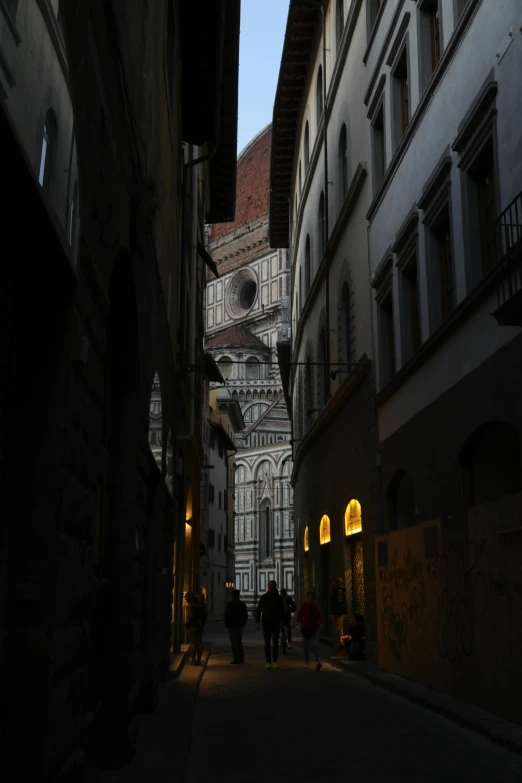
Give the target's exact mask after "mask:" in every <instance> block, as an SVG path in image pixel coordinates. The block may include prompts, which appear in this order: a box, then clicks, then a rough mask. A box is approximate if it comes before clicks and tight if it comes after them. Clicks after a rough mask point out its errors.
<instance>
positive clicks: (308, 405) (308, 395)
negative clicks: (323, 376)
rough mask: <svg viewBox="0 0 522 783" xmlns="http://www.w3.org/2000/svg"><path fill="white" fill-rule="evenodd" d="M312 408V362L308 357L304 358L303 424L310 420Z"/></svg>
mask: <svg viewBox="0 0 522 783" xmlns="http://www.w3.org/2000/svg"><path fill="white" fill-rule="evenodd" d="M313 407H314V389H313V381H312V362H311V361H310V357H309V356H307V357H306V364H305V375H304V413H305V422H308V421H309V420H310V417H311V416H312V414H313Z"/></svg>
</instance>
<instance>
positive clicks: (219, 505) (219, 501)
mask: <svg viewBox="0 0 522 783" xmlns="http://www.w3.org/2000/svg"><path fill="white" fill-rule="evenodd" d="M218 498H219V500H218V508H221V492H219V493H218Z"/></svg>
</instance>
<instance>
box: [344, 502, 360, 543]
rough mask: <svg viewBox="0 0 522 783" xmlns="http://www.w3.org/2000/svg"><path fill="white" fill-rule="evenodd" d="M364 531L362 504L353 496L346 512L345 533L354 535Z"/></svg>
mask: <svg viewBox="0 0 522 783" xmlns="http://www.w3.org/2000/svg"><path fill="white" fill-rule="evenodd" d="M361 532H362V511H361V504H360V503H359V501H358V500H356V499H355V498H352V499H351V500H350V502H349V503H348V505H347V506H346V510H345V512H344V535H345V536H353V535H355V534H356V533H361Z"/></svg>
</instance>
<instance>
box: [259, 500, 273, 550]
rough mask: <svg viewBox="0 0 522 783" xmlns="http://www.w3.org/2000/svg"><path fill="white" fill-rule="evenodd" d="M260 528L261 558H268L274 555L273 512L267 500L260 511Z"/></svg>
mask: <svg viewBox="0 0 522 783" xmlns="http://www.w3.org/2000/svg"><path fill="white" fill-rule="evenodd" d="M259 522H260V526H261V530H260V541H259V544H260V559H261V560H267V559H268V558H269V557H272V524H273V512H272V509H271V508H270V505H269V504H268V502H267V501H263V504H262V506H261V509H260V511H259Z"/></svg>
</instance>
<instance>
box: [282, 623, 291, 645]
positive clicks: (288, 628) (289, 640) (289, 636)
mask: <svg viewBox="0 0 522 783" xmlns="http://www.w3.org/2000/svg"><path fill="white" fill-rule="evenodd" d="M290 622H291V620H290V617H285V619H284V620H283V625H284V627H285V628H286V637H287V639H288V644H292V629H291V626H290Z"/></svg>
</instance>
